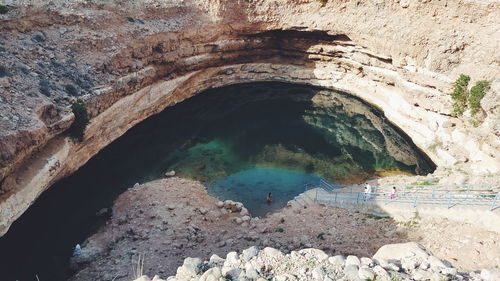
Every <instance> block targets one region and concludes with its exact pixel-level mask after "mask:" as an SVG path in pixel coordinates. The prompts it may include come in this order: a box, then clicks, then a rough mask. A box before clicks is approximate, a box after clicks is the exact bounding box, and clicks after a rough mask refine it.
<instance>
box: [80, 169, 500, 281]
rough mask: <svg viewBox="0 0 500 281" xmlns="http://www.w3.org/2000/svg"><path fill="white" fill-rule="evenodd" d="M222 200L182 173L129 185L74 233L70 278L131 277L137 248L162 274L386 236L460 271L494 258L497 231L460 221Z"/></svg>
mask: <svg viewBox="0 0 500 281" xmlns="http://www.w3.org/2000/svg"><path fill="white" fill-rule="evenodd" d="M264 196H265V194H263V199H264ZM225 203H226V204H224V203H222V202H218V200H217V199H216V198H214V197H212V196H209V195H208V194H207V191H206V190H205V188H204V186H203V185H201V184H200V183H199V182H195V181H191V180H185V179H181V178H169V179H163V180H157V181H153V182H149V183H146V184H143V185H137V186H135V187H133V188H130V189H129V190H128V191H126V192H125V193H123V194H122V195H120V197H119V198H118V199H117V200H116V202H115V204H114V206H113V212H112V213H113V215H112V217H111V219H110V221H109V222H108V223H107V224H106V225H105V226H103V227H102V228H101V229H100V230H99V231H98V232H97V233H96V234H94V235H92V236H91V237H89V238H88V239H87V240H86V241H83V242H81V241H75V243H78V242H81V245H82V254H81V256H78V257H74V258H73V259H72V266H73V269H74V272H75V274H74V276H73V277H72V278H71V279H70V280H71V281H87V280H102V281H111V280H115V281H124V280H132V279H134V273H133V271H132V268H131V263H132V260H135V261H136V260H137V258H138V256H139V255H141V256H144V260H145V261H144V267H143V270H144V271H143V272H144V274H147V275H150V276H153V275H154V274H159V275H160V276H162V277H166V276H170V275H175V274H176V270H177V268H178V267H179V266H180V265H182V262H183V260H184V258H185V257H199V258H201V259H202V260H208V259H209V258H210V256H211V255H213V254H216V255H219V256H221V257H225V256H226V255H227V254H228V253H229V252H232V251H238V252H241V251H243V250H244V249H247V248H249V247H252V246H256V247H258V248H259V249H264V248H266V247H272V248H276V249H278V250H279V251H281V252H283V253H290V252H292V251H299V250H301V249H304V248H316V249H321V250H322V251H324V252H325V253H326V254H327V255H330V256H335V255H344V256H348V255H355V256H358V257H371V256H373V255H374V254H375V253H376V252H377V250H378V249H379V248H380V247H382V246H384V245H387V244H393V243H405V242H417V243H419V244H421V245H423V246H424V247H425V248H426V249H429V250H430V251H432V253H433V254H434V255H435V256H436V257H438V258H439V259H440V260H445V261H449V262H451V263H453V265H454V266H455V267H456V268H457V269H458V271H460V272H470V271H472V270H478V269H482V268H495V266H496V265H498V264H500V255H499V254H498V253H499V252H500V243H499V241H500V234H499V233H495V232H491V231H486V230H483V229H480V228H478V227H475V226H473V225H469V224H466V223H457V222H452V221H447V220H429V219H425V218H420V219H416V218H413V219H412V220H410V221H407V220H401V221H396V220H395V219H393V218H389V217H385V218H383V217H377V216H369V215H364V214H360V213H356V212H351V211H348V210H345V209H339V208H333V207H326V206H320V205H310V206H308V207H307V208H304V207H301V206H290V207H287V208H284V209H281V210H278V211H276V212H273V213H272V214H270V215H268V216H266V217H264V218H258V217H252V216H251V215H250V214H248V213H247V212H246V211H245V209H244V208H243V207H242V206H239V207H238V205H239V204H231V202H225ZM240 208H241V209H240ZM457 229H459V230H460V231H457ZM256 269H259V268H256ZM310 269H311V270H312V268H310ZM309 274H310V272H309ZM339 274H340V273H339Z"/></svg>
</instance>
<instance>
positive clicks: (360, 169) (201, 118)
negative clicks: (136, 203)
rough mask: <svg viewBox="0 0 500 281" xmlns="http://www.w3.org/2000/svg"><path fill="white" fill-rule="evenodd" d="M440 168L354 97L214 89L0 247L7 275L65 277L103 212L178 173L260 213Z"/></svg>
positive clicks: (80, 175) (152, 122)
mask: <svg viewBox="0 0 500 281" xmlns="http://www.w3.org/2000/svg"><path fill="white" fill-rule="evenodd" d="M434 168H435V167H434V164H433V163H432V162H431V161H430V160H428V158H427V157H426V156H425V155H424V154H422V153H421V152H420V151H419V150H418V149H417V148H416V147H415V145H414V144H413V142H412V141H411V140H410V139H409V138H408V137H407V136H406V135H405V134H404V133H403V132H401V131H400V130H399V129H398V128H396V127H395V126H393V125H392V124H391V123H390V122H388V121H387V120H386V118H385V117H384V114H383V113H382V112H380V111H379V110H377V109H375V108H374V107H372V106H370V105H368V104H366V103H365V102H363V101H361V100H359V99H357V98H354V97H352V96H350V95H347V94H344V93H339V92H336V91H332V90H325V89H321V88H315V87H311V86H303V85H293V84H284V83H276V82H261V83H250V84H238V85H233V86H227V87H223V88H217V89H210V90H207V91H205V92H202V93H199V94H198V95H196V96H194V97H192V98H190V99H188V100H186V101H184V102H182V103H179V104H177V105H175V106H172V107H169V108H167V109H165V110H164V111H163V112H161V113H160V114H157V115H155V116H152V117H150V118H148V119H147V120H145V121H143V122H141V123H140V124H138V125H137V126H135V127H134V128H132V129H130V130H129V131H128V132H127V133H126V134H124V135H123V136H122V137H120V138H119V139H117V140H116V141H114V142H113V143H112V144H110V145H109V146H108V147H106V148H105V149H103V150H102V151H101V152H99V154H98V155H96V156H95V157H94V158H92V159H91V160H90V161H89V162H88V163H87V164H85V165H84V166H83V167H82V168H81V169H79V170H78V171H76V172H75V173H74V174H72V175H71V176H69V177H67V178H65V179H63V180H61V181H59V182H58V183H56V184H55V185H54V186H52V187H51V188H50V189H49V190H48V191H46V192H45V193H44V194H42V196H41V197H40V198H39V199H38V200H37V201H36V202H35V203H34V204H33V206H31V207H30V208H29V209H28V210H27V211H26V213H25V214H23V215H22V216H21V217H20V218H19V219H18V220H17V221H16V222H15V223H14V224H13V225H12V227H11V229H10V230H9V232H8V233H7V234H6V235H5V236H4V237H2V238H0V264H1V265H2V275H3V278H6V280H16V279H19V280H35V279H34V276H35V274H37V275H38V276H39V278H40V280H66V278H67V277H68V276H69V275H70V274H71V270H70V269H69V267H68V259H69V256H70V255H71V249H72V247H73V246H74V245H75V244H76V243H81V242H82V241H83V240H85V238H87V237H88V236H90V235H91V234H92V233H94V232H95V231H96V230H97V229H98V227H99V226H100V225H102V223H104V222H105V221H106V217H102V216H100V217H98V216H96V212H97V211H99V210H100V209H102V208H104V207H110V206H111V205H112V202H113V200H114V199H115V198H116V197H117V196H118V195H119V194H120V193H122V192H124V191H125V190H126V189H127V188H129V187H131V186H133V185H134V184H135V183H136V182H139V183H143V182H147V181H151V180H154V179H157V178H161V177H163V175H164V173H165V172H167V171H171V170H174V171H175V172H176V174H177V176H180V177H186V178H192V179H196V180H199V181H201V182H202V183H204V184H205V185H206V186H207V190H208V192H209V194H211V195H212V196H215V197H218V198H220V199H221V200H224V199H231V200H235V201H240V202H242V203H244V204H245V206H246V207H247V208H248V209H249V211H250V212H251V213H252V215H254V216H263V215H265V214H266V213H268V212H270V211H273V210H275V209H277V208H281V207H283V206H285V205H286V202H287V201H288V200H291V199H293V198H294V197H295V196H296V195H298V194H300V193H301V192H303V190H304V187H305V186H306V185H314V184H317V183H318V182H319V180H320V179H325V180H327V181H330V182H334V183H345V184H350V183H359V182H361V181H363V180H365V179H367V178H372V177H377V176H380V175H385V174H398V173H404V174H426V173H428V172H431V171H433V169H434ZM268 192H272V193H273V202H272V203H271V204H268V203H267V202H266V195H267V194H268ZM4 269H5V270H4Z"/></svg>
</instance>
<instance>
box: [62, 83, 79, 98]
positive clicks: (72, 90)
mask: <svg viewBox="0 0 500 281" xmlns="http://www.w3.org/2000/svg"><path fill="white" fill-rule="evenodd" d="M64 90H65V91H66V93H68V94H69V95H71V96H77V95H78V90H77V89H76V87H75V86H74V85H72V84H66V85H64Z"/></svg>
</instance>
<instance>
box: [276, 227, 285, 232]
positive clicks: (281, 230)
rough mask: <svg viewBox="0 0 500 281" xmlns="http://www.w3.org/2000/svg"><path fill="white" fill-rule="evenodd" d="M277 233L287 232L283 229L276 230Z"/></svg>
mask: <svg viewBox="0 0 500 281" xmlns="http://www.w3.org/2000/svg"><path fill="white" fill-rule="evenodd" d="M276 232H285V230H284V229H283V228H281V227H278V228H276Z"/></svg>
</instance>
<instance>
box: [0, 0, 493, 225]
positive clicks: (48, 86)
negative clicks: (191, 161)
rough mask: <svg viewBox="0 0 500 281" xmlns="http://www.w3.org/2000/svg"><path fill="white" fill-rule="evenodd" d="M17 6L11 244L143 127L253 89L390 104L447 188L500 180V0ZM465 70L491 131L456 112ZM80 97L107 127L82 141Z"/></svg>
mask: <svg viewBox="0 0 500 281" xmlns="http://www.w3.org/2000/svg"><path fill="white" fill-rule="evenodd" d="M3 2H4V3H6V4H7V7H8V10H9V11H8V12H7V13H6V14H2V15H0V22H1V25H0V64H1V65H0V67H1V70H2V71H1V73H0V91H1V93H2V94H1V95H0V213H1V214H2V215H1V217H0V234H1V233H5V232H6V231H7V229H8V227H9V226H10V224H11V223H12V222H13V221H14V220H15V219H16V218H18V217H19V216H20V215H21V214H22V213H23V212H24V211H25V210H26V209H27V208H28V207H29V205H30V204H31V203H32V202H33V201H34V200H35V199H36V198H37V197H38V196H39V195H40V194H41V193H42V192H43V191H44V190H45V189H47V188H48V187H49V186H50V185H51V184H52V183H54V182H55V181H57V180H58V179H60V178H62V177H64V176H67V175H68V174H70V173H72V172H73V171H75V170H76V169H78V168H79V167H80V166H82V165H83V164H84V163H85V162H86V161H88V160H89V159H90V158H91V157H92V156H93V155H95V154H96V153H98V152H99V150H101V149H102V148H104V147H105V146H106V145H108V144H109V143H111V142H112V141H113V140H114V139H116V138H118V137H119V136H120V135H122V134H123V133H124V132H125V131H127V130H128V129H129V128H131V127H132V126H133V125H135V124H137V123H138V122H140V121H142V120H144V119H145V118H147V117H149V116H151V115H153V114H155V113H158V112H160V111H161V110H163V109H164V108H165V107H167V106H171V105H174V104H176V103H178V102H180V101H182V100H184V99H186V98H189V97H191V96H193V95H195V94H196V93H199V92H200V91H202V90H204V89H207V88H213V87H220V86H224V85H229V84H235V83H242V82H252V81H282V82H290V83H300V84H310V85H316V86H320V87H325V88H331V89H336V90H340V91H343V92H346V93H350V94H352V95H354V96H357V97H359V98H361V99H363V100H365V101H367V102H368V103H371V104H373V105H374V106H376V107H378V108H379V109H381V110H382V111H383V112H384V114H385V116H386V117H387V118H388V119H389V120H390V121H391V122H393V123H394V124H395V125H396V126H398V127H399V128H401V129H402V130H403V131H404V132H405V133H406V134H408V136H410V137H411V138H412V140H413V141H414V143H415V144H416V145H417V146H418V147H419V148H420V149H421V150H422V151H424V152H425V153H426V154H427V155H428V156H429V157H430V158H431V159H432V160H433V162H434V163H436V165H437V166H438V172H440V173H441V175H443V177H444V178H445V179H444V180H447V181H449V182H450V181H451V182H453V180H454V179H456V178H461V179H462V178H463V177H455V176H454V175H455V174H457V173H460V174H466V175H467V177H469V178H470V180H471V181H478V180H481V181H496V180H498V174H499V171H500V161H499V160H498V158H497V157H498V155H500V153H499V148H500V147H499V146H500V141H499V138H500V125H499V124H500V122H499V119H498V118H499V116H500V115H499V112H498V111H499V107H498V105H499V103H498V94H497V92H498V89H499V87H500V83H499V80H498V74H499V73H500V68H499V64H498V60H499V59H498V56H497V53H498V52H497V50H498V39H497V38H499V37H500V34H499V33H500V31H499V30H498V26H499V19H500V9H499V5H500V4H499V2H498V1H487V2H486V1H458V0H457V1H455V0H453V1H446V2H443V1H433V0H430V1H340V0H330V1H328V2H327V3H326V4H325V5H322V4H321V3H319V2H316V1H303V0H301V1H292V0H286V1H275V0H248V1H243V0H238V1H225V0H188V1H173V0H172V1H158V0H147V1H146V0H145V1H133V2H131V1H120V0H113V1H103V0H91V1H53V2H46V1H27V0H26V1H24V0H22V1H14V0H6V1H3ZM460 73H465V74H468V75H470V76H471V77H472V79H473V80H479V79H486V80H489V81H490V82H491V83H492V90H491V91H489V92H488V93H487V95H486V97H485V98H484V99H483V101H482V103H481V105H482V108H483V112H482V114H483V115H484V116H483V117H484V122H483V123H482V124H481V125H480V126H479V127H477V128H476V127H473V126H472V125H470V124H469V123H468V121H467V118H460V119H459V118H453V117H451V116H450V112H451V100H450V96H449V93H450V92H451V83H452V82H453V81H454V80H455V79H456V77H457V76H458V75H459V74H460ZM76 98H81V99H84V100H85V101H86V102H87V104H88V109H89V111H90V113H91V117H92V120H91V124H90V125H89V127H88V128H87V130H86V134H85V139H84V141H83V142H81V143H74V142H73V141H71V140H69V139H68V138H67V136H66V135H65V134H64V132H65V131H66V130H67V129H68V128H69V126H70V125H71V122H72V120H73V118H74V116H73V114H72V113H71V111H70V110H69V108H68V106H69V105H70V104H71V103H72V102H73V101H74V100H75V99H76ZM467 177H465V180H467ZM479 177H480V178H479Z"/></svg>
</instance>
